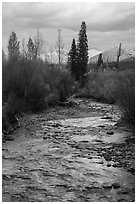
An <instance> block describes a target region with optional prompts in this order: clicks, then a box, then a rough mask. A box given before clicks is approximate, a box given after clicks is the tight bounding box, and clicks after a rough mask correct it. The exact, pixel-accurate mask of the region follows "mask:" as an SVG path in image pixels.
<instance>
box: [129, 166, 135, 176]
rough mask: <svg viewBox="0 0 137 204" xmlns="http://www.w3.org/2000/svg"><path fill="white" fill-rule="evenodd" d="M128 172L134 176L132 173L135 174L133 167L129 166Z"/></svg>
mask: <svg viewBox="0 0 137 204" xmlns="http://www.w3.org/2000/svg"><path fill="white" fill-rule="evenodd" d="M129 171H130V172H131V173H133V174H134V173H135V167H134V166H131V167H130V169H129Z"/></svg>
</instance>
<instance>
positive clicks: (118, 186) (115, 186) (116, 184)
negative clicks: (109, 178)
mask: <svg viewBox="0 0 137 204" xmlns="http://www.w3.org/2000/svg"><path fill="white" fill-rule="evenodd" d="M112 186H113V188H120V184H119V183H118V182H116V183H112Z"/></svg>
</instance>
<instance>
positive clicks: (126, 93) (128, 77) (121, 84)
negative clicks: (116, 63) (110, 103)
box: [116, 71, 135, 124]
mask: <svg viewBox="0 0 137 204" xmlns="http://www.w3.org/2000/svg"><path fill="white" fill-rule="evenodd" d="M116 90H117V101H118V104H119V106H120V108H121V110H122V112H123V115H124V118H125V120H126V121H127V122H129V123H132V124H134V123H135V72H134V71H123V72H120V73H119V74H118V78H117V88H116Z"/></svg>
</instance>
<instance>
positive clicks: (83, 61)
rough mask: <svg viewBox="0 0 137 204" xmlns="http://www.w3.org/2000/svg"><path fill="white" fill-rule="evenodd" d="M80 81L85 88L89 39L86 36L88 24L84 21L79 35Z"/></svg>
mask: <svg viewBox="0 0 137 204" xmlns="http://www.w3.org/2000/svg"><path fill="white" fill-rule="evenodd" d="M77 50H78V59H77V63H78V72H77V74H78V80H79V82H80V85H81V86H82V87H83V86H84V82H85V74H86V72H87V63H88V39H87V34H86V23H85V22H84V21H83V22H82V25H81V30H80V31H79V35H78V43H77Z"/></svg>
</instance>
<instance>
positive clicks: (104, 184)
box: [102, 183, 112, 188]
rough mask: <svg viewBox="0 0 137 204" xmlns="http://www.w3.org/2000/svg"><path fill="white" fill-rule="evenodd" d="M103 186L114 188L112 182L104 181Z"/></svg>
mask: <svg viewBox="0 0 137 204" xmlns="http://www.w3.org/2000/svg"><path fill="white" fill-rule="evenodd" d="M102 187H103V188H112V184H111V183H103V184H102Z"/></svg>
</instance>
